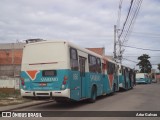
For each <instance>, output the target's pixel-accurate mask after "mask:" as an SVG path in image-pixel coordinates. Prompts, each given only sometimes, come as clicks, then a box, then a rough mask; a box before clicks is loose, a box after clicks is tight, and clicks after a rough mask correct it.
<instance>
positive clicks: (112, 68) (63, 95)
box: [21, 41, 119, 102]
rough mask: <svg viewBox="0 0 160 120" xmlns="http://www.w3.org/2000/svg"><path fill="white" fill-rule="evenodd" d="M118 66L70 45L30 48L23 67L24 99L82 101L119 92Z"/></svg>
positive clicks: (58, 43) (46, 44)
mask: <svg viewBox="0 0 160 120" xmlns="http://www.w3.org/2000/svg"><path fill="white" fill-rule="evenodd" d="M118 78H119V77H118V65H117V64H116V63H115V62H114V61H111V60H109V59H107V58H105V57H103V56H100V55H98V54H96V53H94V52H92V51H89V50H87V49H84V48H80V47H78V46H76V45H74V44H72V43H70V42H66V41H41V42H35V43H29V44H26V45H25V47H24V49H23V57H22V66H21V95H22V97H49V98H54V99H55V101H57V102H61V101H64V100H68V99H69V100H75V101H80V100H83V99H89V100H90V101H91V102H94V101H95V100H96V97H97V96H100V95H106V94H110V93H114V92H116V91H118V90H119V79H118Z"/></svg>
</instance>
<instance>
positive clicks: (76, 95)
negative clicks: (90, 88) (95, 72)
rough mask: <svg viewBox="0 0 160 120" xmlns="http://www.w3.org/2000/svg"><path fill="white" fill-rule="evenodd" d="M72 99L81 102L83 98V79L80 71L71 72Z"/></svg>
mask: <svg viewBox="0 0 160 120" xmlns="http://www.w3.org/2000/svg"><path fill="white" fill-rule="evenodd" d="M69 80H70V90H71V93H70V98H71V99H73V100H77V101H78V100H80V98H81V79H80V73H79V71H70V78H69Z"/></svg>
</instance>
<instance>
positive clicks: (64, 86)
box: [21, 42, 70, 98]
mask: <svg viewBox="0 0 160 120" xmlns="http://www.w3.org/2000/svg"><path fill="white" fill-rule="evenodd" d="M67 48H68V47H67V43H65V42H37V43H31V44H27V45H26V46H25V47H24V50H23V58H22V67H21V96H23V97H65V98H70V89H69V82H68V79H69V59H68V57H67V55H68V54H69V53H68V50H67Z"/></svg>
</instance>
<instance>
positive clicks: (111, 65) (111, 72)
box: [107, 62, 114, 74]
mask: <svg viewBox="0 0 160 120" xmlns="http://www.w3.org/2000/svg"><path fill="white" fill-rule="evenodd" d="M107 65H108V66H107V68H108V69H107V74H113V72H114V64H113V63H111V62H108V64H107Z"/></svg>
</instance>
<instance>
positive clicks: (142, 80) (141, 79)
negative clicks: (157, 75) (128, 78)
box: [136, 73, 151, 84]
mask: <svg viewBox="0 0 160 120" xmlns="http://www.w3.org/2000/svg"><path fill="white" fill-rule="evenodd" d="M136 83H137V84H150V83H151V79H150V78H149V75H148V73H137V74H136Z"/></svg>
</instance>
